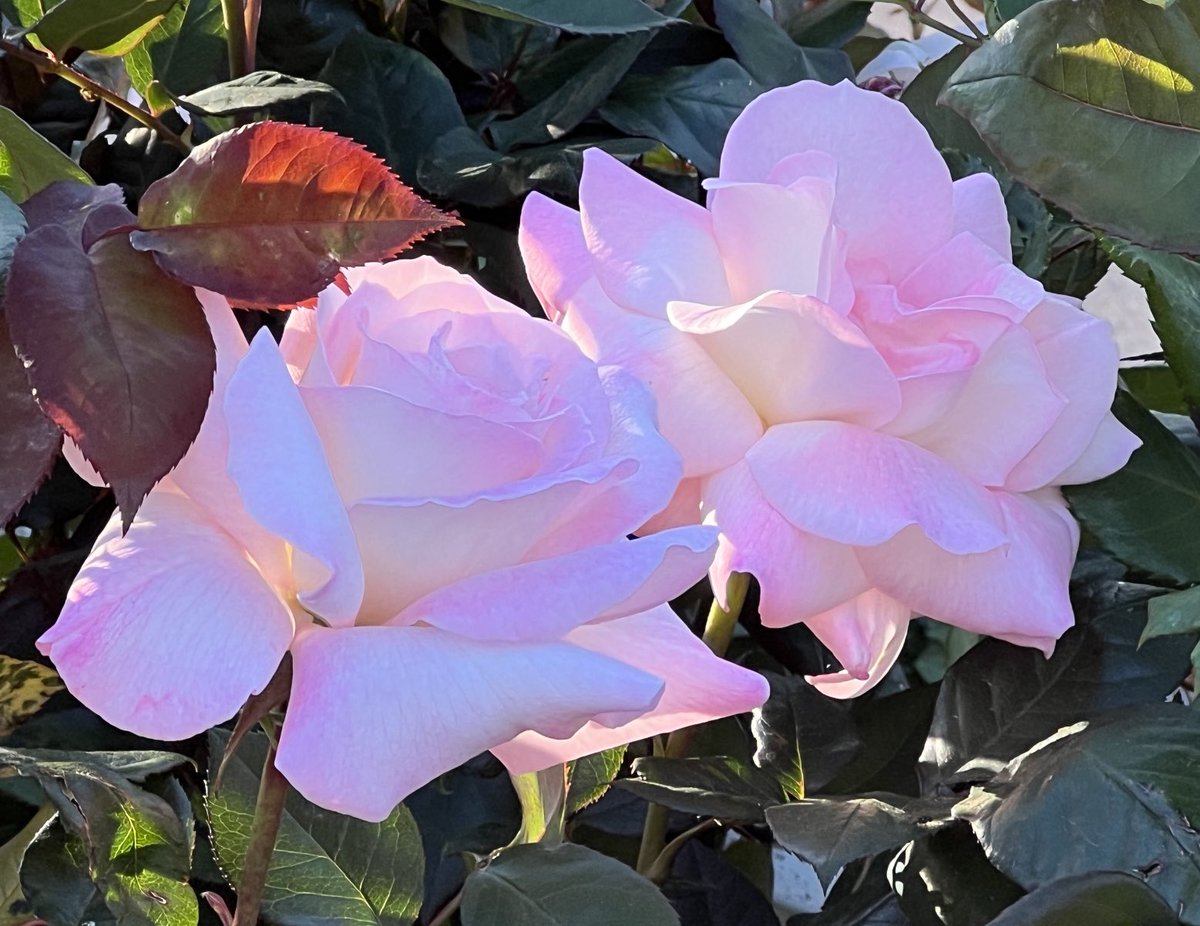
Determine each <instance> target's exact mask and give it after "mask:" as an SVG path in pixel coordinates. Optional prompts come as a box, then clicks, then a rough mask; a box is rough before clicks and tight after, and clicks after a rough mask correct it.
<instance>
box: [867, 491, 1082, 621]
mask: <svg viewBox="0 0 1200 926" xmlns="http://www.w3.org/2000/svg"><path fill="white" fill-rule="evenodd" d="M994 494H995V496H996V500H997V502H999V504H1000V507H1001V510H1002V511H1003V512H1004V519H1005V522H1006V524H1007V530H1008V535H1009V538H1010V540H1009V543H1008V544H1007V545H1006V546H1004V547H1001V548H1000V549H998V550H991V551H989V552H986V553H975V554H970V555H966V556H954V555H951V554H949V553H947V552H945V551H944V550H940V549H938V548H937V547H936V546H935V545H934V544H932V543H930V542H929V540H928V539H926V538H925V537H923V536H922V535H921V533H920V532H919V531H917V530H915V529H913V528H910V529H908V530H906V531H904V532H903V533H901V534H900V535H899V536H897V537H896V539H895V540H893V541H891V542H890V543H885V544H883V545H882V546H878V547H871V548H864V549H860V550H859V551H858V557H859V560H860V561H861V562H862V564H863V568H864V569H865V570H866V573H867V576H868V577H869V578H870V579H871V582H872V583H873V584H874V585H875V586H877V587H878V588H879V589H881V590H882V591H883V592H885V593H886V594H888V595H891V596H892V597H894V598H896V599H898V600H899V601H902V602H904V604H906V605H908V606H909V607H910V608H912V609H913V610H914V611H918V612H920V613H921V614H925V615H927V616H929V617H932V618H934V619H936V620H939V621H944V622H945V623H947V624H954V625H955V626H956V627H962V628H963V629H964V630H971V631H974V632H975V633H983V634H988V635H989V636H994V637H995V636H998V637H1005V636H1013V635H1021V636H1026V637H1037V638H1040V639H1048V640H1056V639H1058V637H1060V636H1061V635H1062V634H1063V632H1064V631H1065V630H1066V629H1067V628H1068V627H1070V626H1071V624H1072V622H1073V621H1074V614H1073V612H1072V610H1071V601H1070V598H1069V597H1068V595H1067V584H1068V582H1069V581H1070V577H1071V568H1072V566H1073V565H1074V563H1075V551H1076V548H1077V547H1078V545H1079V527H1078V525H1077V524H1076V523H1075V520H1074V519H1073V518H1072V517H1071V515H1070V512H1068V511H1067V508H1066V506H1065V505H1064V504H1063V502H1062V498H1061V496H1060V495H1059V493H1057V492H1054V491H1047V492H1041V493H1038V494H1037V495H1036V496H1030V495H1014V494H1010V493H1008V492H996V493H994Z"/></svg>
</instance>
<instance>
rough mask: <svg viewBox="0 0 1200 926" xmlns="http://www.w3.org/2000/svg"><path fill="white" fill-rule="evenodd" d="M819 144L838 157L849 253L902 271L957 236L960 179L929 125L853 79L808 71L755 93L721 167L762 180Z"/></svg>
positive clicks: (894, 272) (731, 175)
mask: <svg viewBox="0 0 1200 926" xmlns="http://www.w3.org/2000/svg"><path fill="white" fill-rule="evenodd" d="M814 150H815V151H823V152H826V153H827V154H829V155H831V156H832V158H833V160H834V162H835V163H836V164H837V172H838V173H837V190H838V193H837V198H836V202H835V205H834V215H835V219H836V221H837V224H838V225H839V226H840V227H841V228H843V229H844V230H845V231H846V235H847V259H848V260H849V261H850V262H852V263H857V264H859V265H860V266H861V267H862V268H863V269H865V268H869V267H872V266H874V267H878V268H880V269H881V270H882V271H883V272H884V273H885V274H886V275H887V276H888V277H889V278H891V279H893V280H896V279H900V278H902V277H903V275H904V274H905V273H907V272H908V271H909V270H911V269H912V268H913V267H915V266H916V265H917V264H918V263H919V262H920V261H921V259H922V258H923V257H925V256H926V255H927V254H928V253H929V252H930V251H931V250H932V249H933V248H936V247H937V246H939V245H941V244H942V243H943V242H945V241H946V240H947V239H948V238H949V237H950V234H951V229H952V223H953V195H954V194H953V188H952V186H951V180H950V174H949V171H947V169H946V164H945V161H943V160H942V156H941V155H940V154H939V153H938V151H937V149H936V148H935V147H934V146H933V143H932V142H931V141H930V140H929V135H928V133H927V132H926V131H925V129H924V128H923V127H922V126H921V124H920V123H919V122H917V120H916V119H915V118H914V117H913V115H912V114H911V113H910V112H909V111H908V109H907V108H906V107H905V106H903V105H902V104H900V103H898V102H896V101H895V100H889V99H888V98H886V97H885V96H883V94H880V93H865V92H863V91H861V90H859V89H858V88H857V87H855V86H854V85H853V84H852V83H850V82H849V81H843V82H842V83H840V84H838V85H837V86H833V87H830V86H826V85H825V84H821V83H818V82H817V81H811V80H807V81H801V82H800V83H798V84H793V85H792V86H790V87H781V88H779V89H777V90H773V91H771V92H769V93H764V94H763V95H762V96H760V97H758V98H757V99H755V100H754V101H753V102H752V103H750V105H749V106H747V107H746V109H745V110H744V111H743V112H742V114H741V115H740V116H738V118H737V119H736V120H735V121H734V123H733V126H732V127H731V128H730V130H729V134H728V136H727V137H726V139H725V148H724V150H723V151H722V153H721V175H720V176H721V179H722V180H737V181H750V182H755V181H763V180H766V179H767V178H768V177H769V176H770V174H771V172H772V170H773V169H774V168H775V166H776V165H777V164H778V163H779V162H780V161H783V160H785V159H786V158H788V157H789V156H791V155H795V154H800V153H803V152H808V151H814ZM778 246H779V247H786V246H788V243H787V242H780V244H779V245H778ZM675 298H686V297H675ZM691 301H693V302H705V301H709V302H716V301H717V300H704V299H692V300H691Z"/></svg>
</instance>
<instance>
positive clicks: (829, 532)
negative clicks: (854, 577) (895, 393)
mask: <svg viewBox="0 0 1200 926" xmlns="http://www.w3.org/2000/svg"><path fill="white" fill-rule="evenodd" d="M746 459H747V461H748V462H749V464H750V469H751V472H752V473H753V474H754V478H755V479H756V480H757V481H758V484H759V486H760V487H761V488H762V491H763V495H765V496H766V498H767V500H768V501H770V503H771V504H772V505H773V506H774V507H775V508H776V510H778V511H779V513H780V514H782V515H783V516H784V517H785V518H787V519H788V520H789V521H791V522H792V524H794V525H795V526H796V527H798V528H800V529H801V530H804V531H808V532H810V533H813V534H816V535H818V536H820V537H825V538H828V539H829V540H836V541H840V542H841V543H852V544H858V545H874V544H879V543H883V542H884V541H885V540H888V539H890V538H891V537H894V536H895V535H896V534H898V533H899V532H900V531H902V530H903V529H904V528H906V527H908V526H909V525H910V524H911V525H919V526H920V529H921V530H922V531H924V533H925V535H927V536H928V537H929V538H930V539H931V540H932V541H933V542H934V543H936V544H937V545H938V546H940V547H942V548H943V549H945V550H949V551H951V552H954V553H967V552H978V551H982V550H991V549H995V548H996V547H998V546H999V545H1000V544H1002V543H1004V541H1005V540H1006V539H1007V535H1006V534H1005V532H1004V520H1003V517H1002V515H1001V513H1000V509H999V508H998V506H997V504H996V501H995V499H993V498H992V496H991V495H990V494H989V493H988V492H987V490H985V489H983V488H982V487H981V486H979V485H977V484H976V483H974V482H972V481H971V480H970V479H967V478H966V477H965V476H963V475H962V474H961V473H959V472H958V470H956V469H955V468H954V467H953V466H951V465H950V464H949V463H947V462H946V461H944V460H942V459H941V458H940V457H938V456H937V455H936V454H933V453H930V452H929V451H928V450H925V449H924V448H922V447H918V446H917V445H916V444H911V443H909V442H908V441H905V440H901V439H899V438H895V437H890V436H888V435H886V434H879V433H877V432H874V431H868V430H866V429H864V428H858V427H854V426H853V425H848V424H842V423H840V422H832V421H809V422H799V423H795V424H780V425H776V426H775V427H773V428H771V429H770V430H768V431H767V433H766V434H764V435H763V438H762V440H760V441H759V442H758V443H757V444H755V445H754V447H752V448H751V450H750V452H749V453H748V454H747V455H746Z"/></svg>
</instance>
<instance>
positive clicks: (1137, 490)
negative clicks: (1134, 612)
mask: <svg viewBox="0 0 1200 926" xmlns="http://www.w3.org/2000/svg"><path fill="white" fill-rule="evenodd" d="M1113 412H1114V413H1115V414H1116V416H1117V418H1118V419H1119V420H1120V422H1121V423H1122V424H1123V425H1125V427H1127V428H1129V430H1131V431H1132V432H1133V433H1134V434H1136V435H1137V436H1138V437H1139V438H1141V440H1142V446H1141V447H1139V448H1138V449H1137V450H1135V451H1134V452H1133V456H1132V457H1131V458H1130V460H1129V463H1128V464H1126V466H1125V468H1124V469H1121V470H1119V471H1118V472H1116V473H1114V474H1113V475H1111V476H1108V477H1106V478H1104V479H1101V480H1100V481H1099V482H1093V483H1089V484H1088V485H1081V486H1071V487H1068V488H1067V490H1066V494H1067V500H1068V501H1070V503H1071V509H1072V510H1073V511H1074V512H1075V516H1076V517H1078V518H1079V520H1081V521H1082V522H1083V523H1084V525H1085V526H1086V527H1087V528H1088V530H1090V531H1091V532H1092V533H1093V534H1094V535H1095V536H1096V539H1097V540H1099V541H1100V543H1101V544H1103V545H1104V547H1105V548H1106V549H1107V550H1109V552H1111V553H1113V554H1115V555H1116V556H1117V557H1119V558H1120V559H1121V560H1122V561H1124V562H1125V563H1128V564H1129V565H1131V566H1136V567H1138V568H1140V569H1144V570H1146V571H1148V572H1152V573H1156V574H1158V575H1163V576H1166V577H1168V578H1170V579H1173V580H1175V581H1176V582H1179V583H1180V584H1190V583H1192V582H1198V581H1200V533H1197V532H1196V531H1195V530H1194V529H1193V527H1194V525H1195V524H1196V523H1197V519H1198V518H1200V461H1197V459H1196V455H1195V454H1193V453H1192V452H1191V451H1189V450H1188V449H1187V448H1186V447H1184V446H1183V444H1181V443H1180V442H1179V440H1178V438H1176V437H1175V436H1174V435H1173V434H1172V433H1171V432H1170V431H1169V430H1167V428H1165V427H1164V426H1163V425H1162V424H1160V423H1159V422H1158V421H1157V420H1156V419H1155V418H1154V416H1153V415H1151V414H1150V413H1149V412H1148V411H1146V409H1144V408H1142V406H1141V405H1139V404H1138V403H1137V401H1136V400H1135V399H1134V398H1133V397H1132V396H1131V395H1129V393H1127V392H1118V393H1117V398H1116V401H1115V402H1114V403H1113Z"/></svg>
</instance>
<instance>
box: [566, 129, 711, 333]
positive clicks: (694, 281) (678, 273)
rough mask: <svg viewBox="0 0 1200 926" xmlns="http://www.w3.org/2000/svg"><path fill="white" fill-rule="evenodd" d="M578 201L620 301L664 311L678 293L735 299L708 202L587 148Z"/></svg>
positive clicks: (601, 275) (604, 281) (591, 245)
mask: <svg viewBox="0 0 1200 926" xmlns="http://www.w3.org/2000/svg"><path fill="white" fill-rule="evenodd" d="M579 207H580V215H581V216H582V220H583V234H584V237H585V239H586V241H587V245H588V249H589V250H590V251H591V253H592V257H593V259H594V260H593V266H592V269H593V272H594V273H595V274H596V276H597V278H598V279H599V280H600V285H601V286H603V287H604V290H605V291H606V292H607V293H608V295H609V296H611V297H612V298H613V300H615V301H616V302H617V303H618V304H619V305H621V306H627V307H630V308H634V309H637V310H638V311H640V312H644V313H645V314H647V315H650V316H653V317H657V318H661V317H662V316H663V313H664V311H665V310H666V305H667V303H668V302H670V301H671V300H672V299H686V300H688V301H690V302H707V303H710V304H718V303H723V302H729V301H730V295H729V284H728V283H727V282H726V280H725V268H724V265H723V264H722V262H721V252H720V251H719V250H718V248H717V243H716V240H715V239H714V238H713V229H712V219H711V217H710V216H709V214H708V211H707V210H705V209H704V208H703V207H702V206H698V205H697V204H696V203H692V202H688V200H686V199H684V198H683V197H682V196H676V195H675V194H674V193H671V192H668V191H667V190H664V189H663V188H662V187H660V186H659V185H658V184H657V183H655V182H654V181H652V180H647V179H646V178H645V177H642V176H640V175H639V174H637V173H635V172H634V171H633V170H631V169H630V168H628V167H626V166H625V165H624V164H622V163H621V162H620V161H618V160H616V158H614V157H612V156H611V155H608V154H605V153H604V152H603V151H601V150H599V149H598V148H589V149H588V150H587V151H585V152H584V154H583V177H582V179H581V180H580V182H579Z"/></svg>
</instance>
